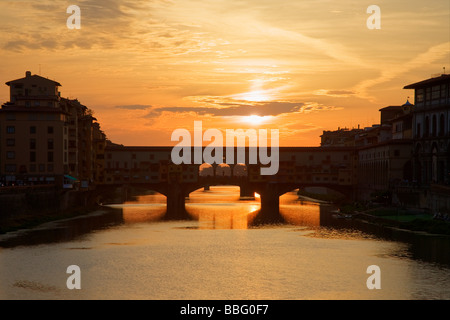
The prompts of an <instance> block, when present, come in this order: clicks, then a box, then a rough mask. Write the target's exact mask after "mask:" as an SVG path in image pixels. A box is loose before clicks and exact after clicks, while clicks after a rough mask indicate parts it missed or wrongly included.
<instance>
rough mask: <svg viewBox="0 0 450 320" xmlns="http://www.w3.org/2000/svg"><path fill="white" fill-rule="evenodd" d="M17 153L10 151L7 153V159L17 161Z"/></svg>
mask: <svg viewBox="0 0 450 320" xmlns="http://www.w3.org/2000/svg"><path fill="white" fill-rule="evenodd" d="M15 158H16V153H15V152H14V151H8V152H6V159H15Z"/></svg>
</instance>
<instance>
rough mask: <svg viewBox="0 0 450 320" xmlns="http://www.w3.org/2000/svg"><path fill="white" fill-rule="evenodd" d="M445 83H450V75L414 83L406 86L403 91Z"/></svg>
mask: <svg viewBox="0 0 450 320" xmlns="http://www.w3.org/2000/svg"><path fill="white" fill-rule="evenodd" d="M443 81H450V74H441V75H440V76H438V77H433V78H430V79H427V80H423V81H419V82H416V83H412V84H409V85H407V86H405V87H404V88H403V89H416V88H420V87H424V86H427V85H433V84H438V83H442V82H443Z"/></svg>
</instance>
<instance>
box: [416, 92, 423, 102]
mask: <svg viewBox="0 0 450 320" xmlns="http://www.w3.org/2000/svg"><path fill="white" fill-rule="evenodd" d="M418 102H423V89H417V91H416V103H418Z"/></svg>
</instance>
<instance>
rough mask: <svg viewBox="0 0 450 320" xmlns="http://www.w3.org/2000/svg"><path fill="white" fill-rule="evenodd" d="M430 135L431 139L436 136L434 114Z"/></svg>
mask: <svg viewBox="0 0 450 320" xmlns="http://www.w3.org/2000/svg"><path fill="white" fill-rule="evenodd" d="M431 134H432V136H433V137H436V135H437V118H436V115H435V114H434V115H433V120H432V123H431Z"/></svg>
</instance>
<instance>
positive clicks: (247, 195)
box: [240, 184, 255, 200]
mask: <svg viewBox="0 0 450 320" xmlns="http://www.w3.org/2000/svg"><path fill="white" fill-rule="evenodd" d="M240 198H241V199H244V200H249V199H255V192H254V191H253V189H252V188H251V187H250V186H249V185H247V184H243V185H241V186H240Z"/></svg>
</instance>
